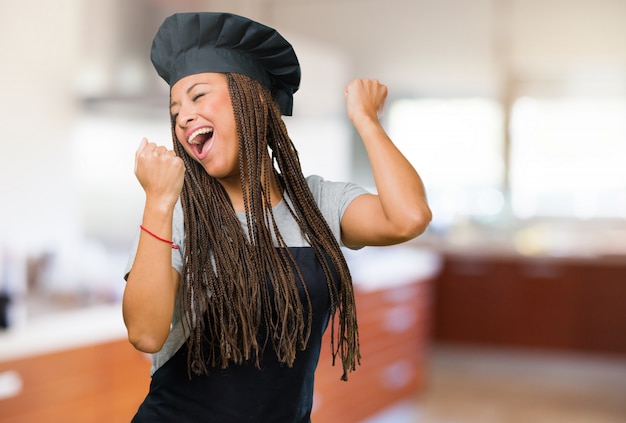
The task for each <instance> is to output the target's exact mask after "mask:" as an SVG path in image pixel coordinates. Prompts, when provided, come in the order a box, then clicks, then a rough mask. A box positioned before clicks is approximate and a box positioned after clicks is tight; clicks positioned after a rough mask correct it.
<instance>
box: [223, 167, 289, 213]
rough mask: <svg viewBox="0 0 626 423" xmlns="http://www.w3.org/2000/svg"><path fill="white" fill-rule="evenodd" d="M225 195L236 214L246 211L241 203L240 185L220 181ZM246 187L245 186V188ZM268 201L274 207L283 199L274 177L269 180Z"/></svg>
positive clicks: (242, 202) (281, 190) (281, 191)
mask: <svg viewBox="0 0 626 423" xmlns="http://www.w3.org/2000/svg"><path fill="white" fill-rule="evenodd" d="M220 183H221V184H222V186H223V187H224V189H225V190H226V193H227V194H228V196H229V197H230V201H231V203H232V204H233V208H234V209H235V211H237V212H244V211H245V210H246V208H245V204H244V201H243V193H242V191H241V183H240V182H239V181H237V183H234V184H226V183H225V182H224V181H220ZM247 187H248V185H246V188H247ZM269 195H270V201H271V204H272V207H274V206H276V205H277V204H278V203H280V201H281V200H282V199H283V189H282V187H281V186H280V184H279V183H278V181H277V179H276V176H275V175H272V177H271V178H270V189H269Z"/></svg>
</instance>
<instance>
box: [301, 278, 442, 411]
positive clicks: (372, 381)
mask: <svg viewBox="0 0 626 423" xmlns="http://www.w3.org/2000/svg"><path fill="white" fill-rule="evenodd" d="M430 287H431V284H430V282H429V281H420V282H418V281H416V282H415V283H412V284H408V285H402V286H397V287H393V288H388V289H380V290H375V291H358V290H357V291H356V292H355V297H356V302H357V310H358V319H359V332H360V340H361V355H362V364H361V366H359V367H357V370H356V371H355V372H353V373H351V374H350V375H349V378H348V381H347V382H343V381H340V377H341V373H342V371H341V362H338V363H336V365H335V366H334V367H333V366H331V355H330V340H329V338H328V335H329V334H330V331H328V332H327V334H326V338H325V339H324V344H323V346H322V354H321V357H320V363H319V366H318V369H317V373H316V378H315V397H314V398H315V399H314V408H313V415H312V420H313V421H314V422H315V421H317V422H341V423H356V422H360V421H362V420H364V419H365V418H367V417H369V416H372V415H375V414H377V413H379V412H381V411H382V410H384V409H386V408H388V407H390V406H392V405H394V404H397V403H398V402H399V401H402V400H404V399H407V398H409V397H411V398H415V396H416V395H417V393H418V392H419V391H420V389H421V388H422V386H423V384H424V376H425V365H424V361H425V353H426V351H425V350H426V342H427V339H428V330H429V323H430Z"/></svg>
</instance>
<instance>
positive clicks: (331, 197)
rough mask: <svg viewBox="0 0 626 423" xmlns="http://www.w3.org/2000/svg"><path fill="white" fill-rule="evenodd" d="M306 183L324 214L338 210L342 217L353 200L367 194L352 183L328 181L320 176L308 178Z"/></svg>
mask: <svg viewBox="0 0 626 423" xmlns="http://www.w3.org/2000/svg"><path fill="white" fill-rule="evenodd" d="M306 181H307V184H308V186H309V189H310V190H311V192H312V194H313V198H314V199H315V202H316V203H317V205H318V206H319V207H320V209H321V210H322V213H324V214H326V212H327V211H328V209H329V208H330V209H336V210H338V211H339V214H340V215H341V214H343V212H344V211H345V209H346V208H347V207H348V205H349V204H350V203H351V202H352V200H354V199H355V198H356V197H358V196H359V195H363V194H367V191H366V190H365V189H364V188H362V187H360V186H359V185H356V184H354V183H352V182H337V181H328V180H326V179H324V178H323V177H321V176H319V175H310V176H307V178H306Z"/></svg>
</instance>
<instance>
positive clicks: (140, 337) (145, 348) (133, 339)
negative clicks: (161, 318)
mask: <svg viewBox="0 0 626 423" xmlns="http://www.w3.org/2000/svg"><path fill="white" fill-rule="evenodd" d="M127 330H128V342H130V343H131V345H132V346H133V347H135V349H136V350H138V351H141V352H144V353H148V354H154V353H157V352H159V351H161V348H163V345H164V344H165V340H166V339H167V338H166V337H163V336H158V335H156V334H154V333H151V332H149V331H145V330H139V329H135V328H132V327H129V326H127Z"/></svg>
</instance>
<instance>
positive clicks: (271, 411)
mask: <svg viewBox="0 0 626 423" xmlns="http://www.w3.org/2000/svg"><path fill="white" fill-rule="evenodd" d="M289 250H290V251H291V253H292V255H293V256H294V258H295V260H296V262H297V263H298V266H300V270H301V272H302V275H303V277H304V279H305V281H306V282H307V288H308V290H309V295H310V297H311V303H312V308H313V321H312V326H311V336H310V338H309V342H308V345H307V347H306V349H305V350H304V351H298V352H297V354H296V359H295V362H294V365H293V367H288V366H287V365H285V364H281V363H280V362H279V361H278V358H277V357H276V354H275V352H274V350H273V348H271V346H268V347H267V348H266V350H265V352H264V353H263V358H262V360H261V368H260V369H259V368H257V367H256V365H255V363H254V362H249V363H244V364H242V365H235V364H229V366H228V367H227V368H226V369H221V368H212V369H210V370H209V374H208V375H202V376H195V375H192V377H191V379H190V378H189V377H188V372H187V345H186V344H183V346H182V347H181V348H180V349H179V350H178V351H177V352H176V354H175V355H174V356H173V357H172V358H170V359H169V360H168V361H167V362H166V363H165V364H163V366H161V367H160V368H159V369H158V370H157V371H156V372H155V373H154V375H153V377H152V381H151V383H150V392H149V393H148V396H147V397H146V399H145V400H144V402H143V403H142V404H141V406H140V407H139V410H138V412H137V414H136V415H135V417H134V418H133V420H132V423H160V422H163V423H202V422H207V423H208V422H210V423H240V422H241V423H244V422H246V423H252V422H255V423H310V421H311V418H310V414H311V408H312V406H313V382H314V373H315V368H316V367H317V362H318V359H319V355H320V347H321V342H322V335H323V333H324V331H325V330H326V327H327V326H328V320H329V314H330V299H329V293H328V287H327V283H326V277H325V274H324V271H323V269H322V266H321V264H320V262H319V261H318V259H317V258H316V256H315V253H314V251H313V249H312V248H310V247H297V248H296V247H291V248H289ZM331 268H332V266H331ZM333 276H335V281H336V280H337V277H336V275H333ZM303 295H304V294H303V292H302V291H301V292H300V296H301V298H302V299H303V304H306V303H305V300H304V297H303ZM329 359H330V357H329Z"/></svg>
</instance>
